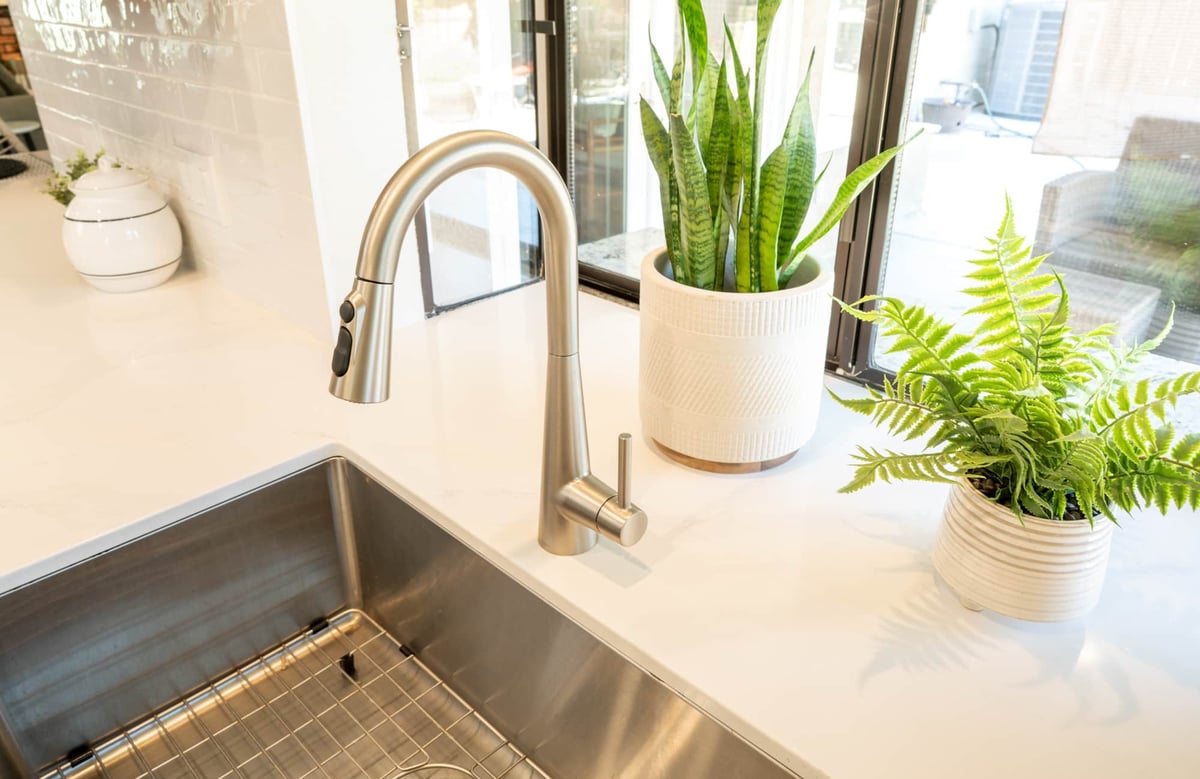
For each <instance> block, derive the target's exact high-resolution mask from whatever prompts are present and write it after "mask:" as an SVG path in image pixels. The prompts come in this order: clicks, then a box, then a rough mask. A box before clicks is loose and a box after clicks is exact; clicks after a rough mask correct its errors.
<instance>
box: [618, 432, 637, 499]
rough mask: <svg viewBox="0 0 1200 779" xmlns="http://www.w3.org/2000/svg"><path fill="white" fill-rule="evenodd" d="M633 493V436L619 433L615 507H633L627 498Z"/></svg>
mask: <svg viewBox="0 0 1200 779" xmlns="http://www.w3.org/2000/svg"><path fill="white" fill-rule="evenodd" d="M632 491H633V436H631V435H630V434H629V433H621V435H619V436H617V505H618V506H619V507H621V508H623V509H627V508H629V507H630V506H632V505H633V499H632V498H630V497H629V495H630V493H631V492H632Z"/></svg>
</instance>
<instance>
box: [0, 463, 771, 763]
mask: <svg viewBox="0 0 1200 779" xmlns="http://www.w3.org/2000/svg"><path fill="white" fill-rule="evenodd" d="M26 776H57V777H71V776H79V777H113V778H114V779H116V778H117V777H123V776H128V777H140V776H172V777H175V776H213V777H219V776H285V777H300V776H314V777H325V776H345V777H361V776H372V777H386V778H387V779H397V778H398V777H401V776H412V777H419V778H420V779H432V778H433V777H462V776H474V777H478V778H479V779H489V778H490V779H498V778H499V777H507V778H508V779H536V778H537V777H551V778H554V779H592V778H595V779H600V777H605V778H606V779H611V778H612V777H630V778H631V779H632V778H635V777H636V779H650V778H651V777H670V778H671V779H682V778H685V777H686V778H688V779H692V778H696V779H699V778H700V777H741V778H744V779H751V778H753V777H763V778H764V779H774V778H775V777H780V778H782V777H793V776H794V774H792V773H791V772H790V771H788V770H786V769H785V768H783V767H782V766H781V765H779V764H778V763H777V762H775V761H774V760H772V759H771V758H770V757H768V756H766V755H765V754H764V753H762V752H760V751H759V750H757V749H756V748H754V747H753V746H752V745H750V744H749V743H747V742H746V741H744V740H743V739H741V738H740V737H739V736H737V735H736V734H734V733H733V732H732V731H730V730H729V729H727V728H726V727H724V726H723V725H722V724H721V723H719V722H718V721H717V720H715V719H713V718H712V717H711V716H709V715H708V714H706V713H705V712H704V711H702V710H700V709H699V708H697V707H696V706H695V705H693V704H692V703H690V702H689V701H687V700H686V699H684V698H682V697H681V696H679V695H678V694H676V693H675V692H674V691H672V690H671V689H669V688H668V687H667V686H665V685H664V684H663V683H662V682H661V681H659V680H657V679H655V678H654V677H653V676H651V675H650V674H649V673H647V672H646V671H644V670H642V669H641V668H639V667H638V666H637V665H635V664H634V663H632V662H631V661H630V660H628V659H626V658H625V657H623V656H622V655H621V654H619V653H618V652H616V651H615V650H613V649H612V648H610V647H609V646H607V645H606V644H604V643H602V642H601V641H599V640H598V639H597V638H596V637H594V636H593V635H591V634H590V633H589V632H588V631H587V630H585V629H584V628H583V627H581V626H580V625H578V624H577V623H575V622H573V621H572V620H570V619H569V618H567V617H566V616H564V615H563V614H562V613H560V612H559V611H557V610H556V609H555V608H554V607H552V606H550V605H549V604H547V603H546V602H545V601H543V600H542V599H541V598H539V597H538V596H537V595H535V594H533V593H532V592H530V591H529V590H528V589H526V588H525V587H524V586H522V585H521V584H519V583H518V582H516V581H515V580H513V579H512V578H510V577H509V576H508V575H507V574H505V573H504V572H502V571H501V570H499V569H498V568H496V567H494V566H493V565H491V564H490V563H489V562H487V561H486V560H485V559H484V558H482V557H480V556H479V555H478V554H476V553H475V552H473V551H472V550H471V549H469V548H468V547H467V546H465V545H464V544H462V543H461V542H459V541H458V540H457V539H455V538H454V537H453V536H451V535H450V534H448V533H446V532H445V531H443V530H442V529H441V528H439V527H438V526H437V525H436V524H434V523H433V522H431V521H430V520H429V519H428V518H426V517H425V516H423V515H422V514H421V513H419V512H418V511H417V510H415V509H414V508H413V507H411V506H410V505H408V504H407V503H405V502H404V501H403V500H402V499H400V498H399V497H397V496H396V495H394V494H393V493H391V492H390V491H389V490H388V489H386V488H385V487H384V486H382V485H381V484H379V483H378V482H377V481H375V480H374V479H372V478H371V477H370V476H369V475H368V474H366V473H365V472H364V471H363V470H361V469H360V468H358V467H356V466H355V465H354V464H353V463H351V462H350V461H348V460H346V459H344V458H332V459H329V460H325V461H323V462H320V463H318V464H316V465H313V466H311V467H308V468H305V469H303V470H301V471H298V472H296V473H294V474H292V475H290V476H287V477H285V478H283V479H280V480H277V481H275V482H272V483H270V484H267V485H265V486H263V487H260V488H258V489H256V490H253V491H251V492H248V493H246V494H244V495H241V496H239V497H237V498H234V499H232V500H229V501H226V502H224V503H221V504H219V505H217V506H214V507H212V508H210V509H207V510H205V511H202V512H200V513H197V514H195V515H193V516H191V517H188V518H186V519H183V520H181V521H179V522H176V523H174V524H172V525H169V526H167V527H165V528H163V529H160V530H157V531H155V532H153V533H150V534H147V535H145V536H143V537H141V538H138V539H135V540H134V541H131V542H129V543H127V544H124V545H122V546H119V547H117V548H115V549H112V550H109V551H107V552H105V553H103V554H100V555H97V556H95V557H93V558H90V559H88V560H85V561H83V562H80V563H78V564H76V565H73V566H71V567H68V568H65V569H63V570H61V571H58V572H56V573H54V574H51V575H49V576H46V577H44V578H42V579H39V580H37V581H34V582H31V583H29V584H26V585H24V586H21V587H19V588H17V589H14V590H11V591H9V592H7V593H4V594H2V595H0V777H26Z"/></svg>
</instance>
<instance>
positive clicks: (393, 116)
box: [282, 0, 424, 327]
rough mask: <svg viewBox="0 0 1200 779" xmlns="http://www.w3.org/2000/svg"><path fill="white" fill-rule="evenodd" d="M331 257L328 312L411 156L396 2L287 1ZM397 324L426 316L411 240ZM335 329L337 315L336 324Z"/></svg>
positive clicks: (400, 276) (400, 273) (319, 219)
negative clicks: (387, 190) (379, 205)
mask: <svg viewBox="0 0 1200 779" xmlns="http://www.w3.org/2000/svg"><path fill="white" fill-rule="evenodd" d="M282 2H283V4H284V6H285V7H286V9H287V17H288V25H287V26H288V30H289V33H290V36H291V46H292V54H293V58H294V61H295V68H296V83H297V90H298V93H299V107H300V118H301V119H302V120H303V126H304V142H305V148H306V153H307V158H308V168H309V171H310V175H311V177H312V185H313V205H314V208H315V213H316V224H317V234H318V236H319V240H320V247H321V256H322V258H323V261H324V262H323V273H324V280H325V289H326V303H325V305H326V310H328V311H329V312H330V315H331V316H332V312H334V311H335V310H336V307H337V304H338V303H340V302H341V300H342V298H343V296H344V295H345V294H346V293H347V292H348V291H349V290H350V284H351V282H352V281H353V279H354V267H355V264H356V262H357V259H358V246H359V241H360V239H361V238H362V230H363V226H364V225H365V224H366V221H367V216H368V214H370V212H371V206H372V205H373V204H374V202H375V198H376V196H377V195H378V194H379V191H380V190H381V189H382V188H383V185H384V184H386V183H387V180H388V179H389V178H391V175H392V174H393V173H394V172H395V171H396V168H398V167H399V166H400V164H401V163H402V162H404V160H405V159H407V157H408V146H407V142H406V135H405V122H404V94H403V80H402V73H401V64H400V56H399V50H398V45H397V39H396V7H395V3H394V0H356V1H355V2H352V3H339V4H337V5H336V6H333V5H328V4H315V3H312V2H310V1H309V0H282ZM395 296H396V297H395V321H396V323H397V324H405V323H407V322H413V321H417V320H420V319H421V318H422V317H423V316H424V305H423V303H422V300H421V283H420V271H419V268H418V265H417V252H416V241H415V240H414V239H413V238H412V235H411V232H410V235H409V238H408V239H407V240H405V241H404V247H403V250H402V251H401V257H400V267H399V268H398V269H397V273H396V289H395ZM330 326H331V327H332V326H333V325H332V319H331V320H330Z"/></svg>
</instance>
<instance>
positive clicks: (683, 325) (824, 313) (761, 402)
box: [639, 249, 833, 473]
mask: <svg viewBox="0 0 1200 779" xmlns="http://www.w3.org/2000/svg"><path fill="white" fill-rule="evenodd" d="M669 272H670V271H669V262H668V260H667V254H666V250H665V249H658V250H656V251H653V252H651V253H650V254H649V255H647V256H646V258H645V259H644V260H643V261H642V276H641V280H642V285H641V295H640V301H639V307H640V309H641V354H640V372H639V401H640V406H641V414H642V429H643V431H644V432H645V434H646V436H647V437H649V438H652V439H653V440H654V441H656V442H657V443H658V444H659V446H660V447H661V448H662V449H663V450H664V451H665V452H666V453H667V454H668V455H670V456H672V457H673V458H674V459H676V460H678V461H680V462H683V463H685V464H687V465H690V466H692V467H697V468H701V469H704V470H709V471H717V472H734V473H737V472H748V471H756V470H763V469H765V468H769V467H772V466H775V465H778V464H780V463H782V462H785V461H786V460H787V459H788V458H790V457H791V456H792V455H794V454H795V453H796V451H797V450H798V449H799V448H800V447H801V446H803V445H804V443H805V442H807V441H808V439H809V438H811V437H812V434H813V431H814V430H815V429H816V426H817V410H818V408H819V407H820V404H821V395H822V392H823V387H824V383H823V382H824V372H825V345H826V338H827V334H828V331H829V316H830V311H831V303H830V295H831V294H832V292H833V274H832V273H830V272H828V271H827V270H825V269H823V268H821V266H820V264H819V263H818V262H817V261H816V260H814V259H811V258H806V259H805V260H804V263H803V264H802V265H801V267H800V269H799V270H798V271H797V272H796V274H795V276H793V278H792V280H791V283H790V284H789V287H788V288H787V289H783V290H779V291H777V292H759V293H737V292H713V291H709V290H700V289H696V288H694V287H689V286H685V285H683V284H679V283H676V282H675V281H674V280H672V279H671V278H668V276H667V275H666V274H667V273H669Z"/></svg>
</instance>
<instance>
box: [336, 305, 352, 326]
mask: <svg viewBox="0 0 1200 779" xmlns="http://www.w3.org/2000/svg"><path fill="white" fill-rule="evenodd" d="M338 316H340V317H341V318H342V321H343V322H347V323H348V322H349V321H350V320H351V319H353V318H354V304H353V303H351V302H350V301H349V300H343V301H342V305H341V306H340V307H339V308H338Z"/></svg>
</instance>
